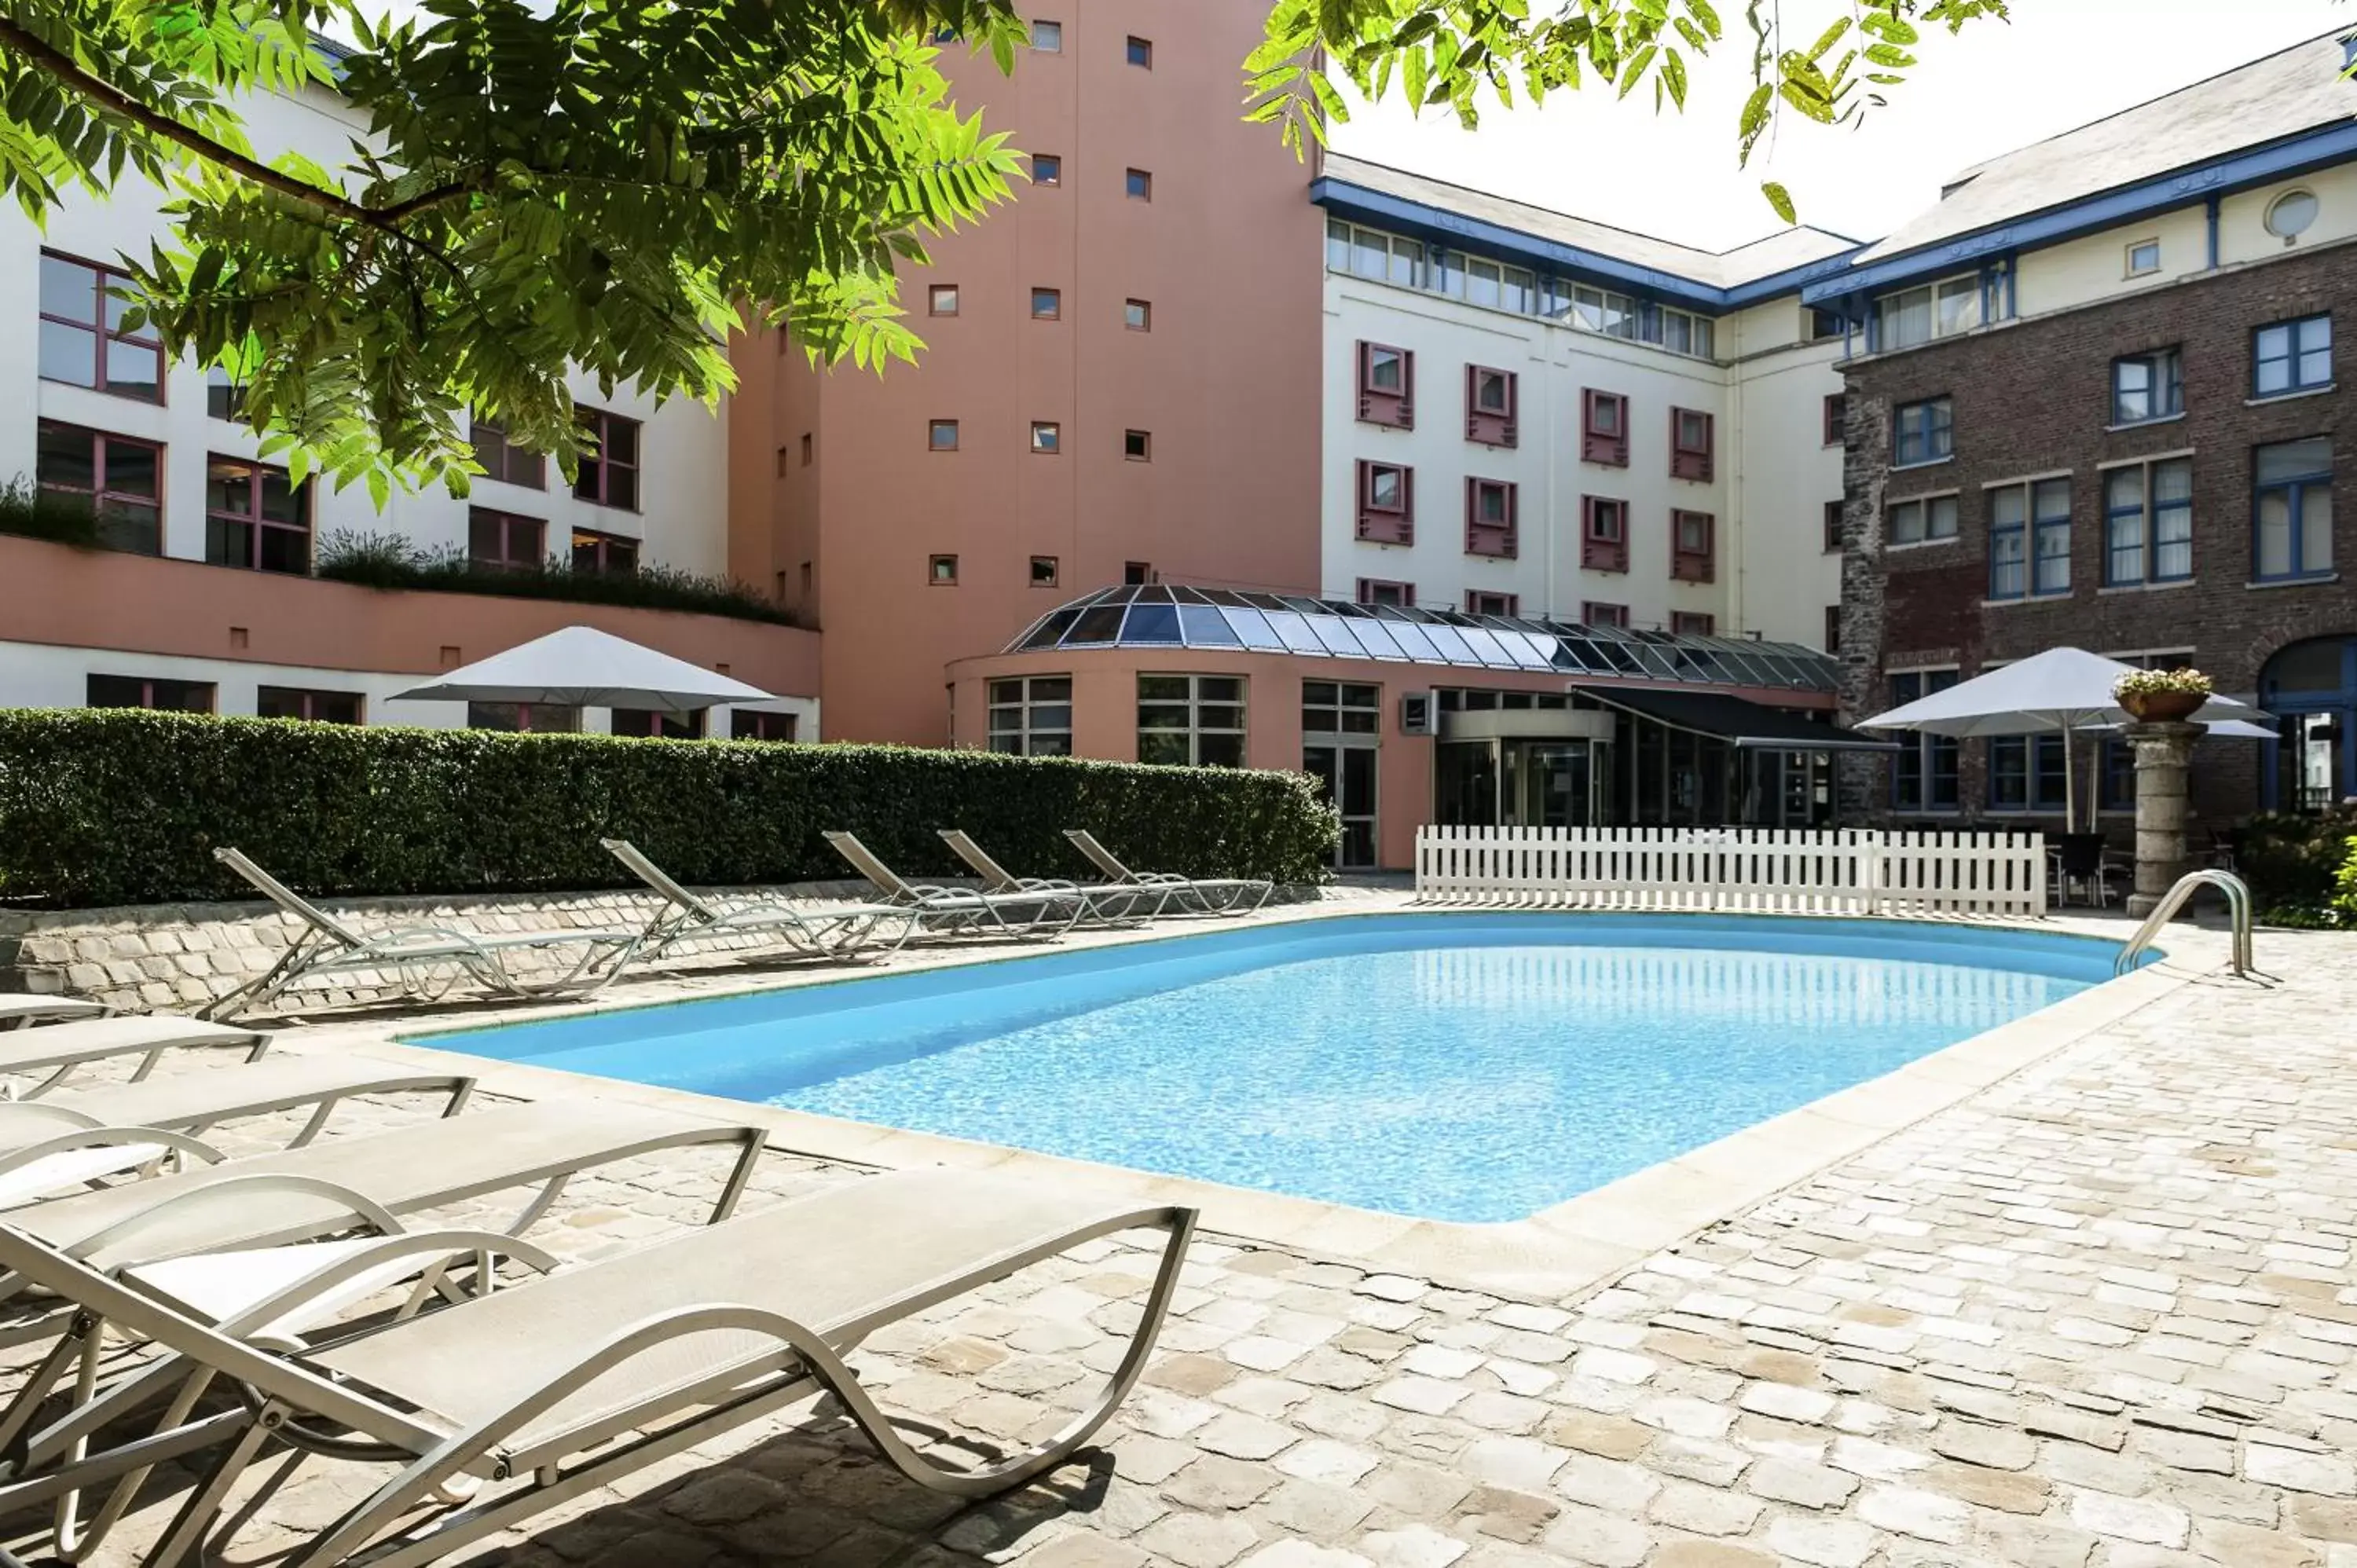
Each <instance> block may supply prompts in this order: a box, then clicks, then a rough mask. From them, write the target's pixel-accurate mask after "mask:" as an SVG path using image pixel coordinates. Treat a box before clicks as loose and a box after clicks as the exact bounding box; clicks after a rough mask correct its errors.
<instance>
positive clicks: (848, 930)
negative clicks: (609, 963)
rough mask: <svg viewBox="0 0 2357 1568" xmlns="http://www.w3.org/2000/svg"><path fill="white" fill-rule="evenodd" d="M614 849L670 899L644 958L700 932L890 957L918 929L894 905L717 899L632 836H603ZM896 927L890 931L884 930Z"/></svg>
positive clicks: (805, 949)
mask: <svg viewBox="0 0 2357 1568" xmlns="http://www.w3.org/2000/svg"><path fill="white" fill-rule="evenodd" d="M597 842H598V843H602V844H604V845H605V846H606V850H607V853H608V854H611V855H612V856H613V857H614V858H615V859H616V860H619V861H620V862H621V863H622V864H623V865H626V866H628V867H629V868H630V873H631V875H634V876H636V877H637V878H638V879H639V880H640V881H641V882H643V883H645V884H646V885H647V886H649V887H651V888H652V889H654V891H655V893H656V894H657V895H658V896H659V897H662V900H663V902H662V906H661V907H660V908H658V909H657V910H656V912H655V918H653V919H652V920H651V921H649V922H648V923H647V929H645V930H643V931H641V932H640V933H639V951H638V956H639V957H640V959H643V960H653V959H657V958H660V957H662V955H663V954H664V953H666V952H668V951H669V950H671V949H672V948H673V947H674V946H676V945H678V944H679V943H681V942H684V941H693V940H695V939H697V938H699V937H742V936H761V937H769V938H771V939H773V940H777V941H780V942H782V943H784V944H785V945H786V946H787V947H788V948H790V949H791V950H794V951H796V952H802V953H807V954H809V955H810V956H811V957H813V958H831V959H842V958H858V957H874V958H883V957H885V956H887V955H888V954H891V953H896V952H898V951H899V950H900V949H901V947H902V946H904V945H905V944H906V943H907V942H908V940H909V936H910V934H911V933H913V932H914V931H915V930H916V929H917V925H918V917H917V914H916V911H915V910H913V909H910V908H907V907H905V906H896V905H890V904H852V905H847V906H844V907H842V908H832V909H811V910H802V909H797V908H793V906H791V905H790V904H784V903H775V902H771V903H751V902H746V903H737V904H733V905H732V904H723V903H716V902H715V901H713V900H712V899H709V898H705V897H702V896H701V895H699V894H695V893H691V892H689V891H688V890H687V888H686V887H685V886H683V885H682V884H681V883H679V882H678V881H677V880H676V879H674V878H673V876H672V875H671V874H670V873H669V872H666V871H665V870H663V869H662V867H661V866H659V865H656V864H655V863H654V862H653V861H651V860H649V859H648V858H647V857H646V855H645V854H642V853H640V850H639V848H638V846H637V845H636V844H633V843H630V841H629V840H628V839H599V840H598V841H597ZM886 928H890V929H892V931H893V934H892V935H891V936H889V937H884V936H882V935H881V932H882V931H883V930H884V929H886Z"/></svg>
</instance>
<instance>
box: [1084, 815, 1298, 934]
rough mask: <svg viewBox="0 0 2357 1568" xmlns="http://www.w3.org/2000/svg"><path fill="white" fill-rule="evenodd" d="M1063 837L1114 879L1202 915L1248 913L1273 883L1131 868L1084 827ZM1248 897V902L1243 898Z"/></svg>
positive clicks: (1265, 896) (1261, 901) (1264, 899)
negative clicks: (1161, 894) (1152, 891)
mask: <svg viewBox="0 0 2357 1568" xmlns="http://www.w3.org/2000/svg"><path fill="white" fill-rule="evenodd" d="M1064 837H1066V838H1067V839H1069V840H1071V844H1072V847H1073V848H1074V849H1077V850H1079V851H1080V852H1081V853H1082V854H1084V855H1086V856H1087V857H1088V860H1089V864H1090V865H1093V866H1095V867H1096V868H1097V869H1098V870H1099V871H1102V872H1103V873H1104V874H1105V875H1107V876H1110V877H1112V878H1113V879H1114V881H1115V882H1117V883H1122V884H1125V885H1127V886H1134V887H1154V888H1160V889H1164V890H1166V891H1167V892H1168V895H1169V897H1170V900H1171V902H1172V903H1173V904H1174V905H1175V907H1176V908H1177V910H1179V911H1180V912H1185V913H1192V914H1202V915H1249V914H1251V913H1252V912H1253V911H1254V910H1255V909H1257V908H1260V907H1261V906H1262V905H1264V904H1265V903H1267V902H1268V900H1269V895H1271V894H1272V893H1274V892H1275V891H1276V885H1275V883H1273V882H1268V881H1264V880H1263V879H1261V878H1259V877H1256V876H1181V875H1179V874H1178V873H1177V872H1175V871H1132V870H1131V869H1130V868H1129V867H1128V866H1126V865H1123V864H1122V863H1121V860H1120V857H1119V856H1117V855H1115V854H1114V853H1113V851H1111V850H1109V849H1107V848H1105V846H1104V845H1103V844H1102V843H1098V842H1097V838H1096V835H1095V834H1094V833H1092V832H1089V830H1088V829H1086V828H1066V829H1065V830H1064ZM1247 899H1250V900H1251V902H1250V903H1246V902H1245V900H1247Z"/></svg>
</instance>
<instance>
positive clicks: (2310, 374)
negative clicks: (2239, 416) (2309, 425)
mask: <svg viewBox="0 0 2357 1568" xmlns="http://www.w3.org/2000/svg"><path fill="white" fill-rule="evenodd" d="M2331 384H2332V317H2330V316H2303V317H2300V318H2299V319H2298V320H2297V321H2277V322H2275V323H2273V324H2272V325H2270V326H2266V327H2262V328H2258V329H2257V330H2256V331H2255V332H2253V333H2252V334H2251V395H2252V396H2254V397H2287V396H2289V395H2290V394H2291V393H2293V392H2313V391H2315V390H2316V389H2317V388H2319V387H2324V386H2330V385H2331Z"/></svg>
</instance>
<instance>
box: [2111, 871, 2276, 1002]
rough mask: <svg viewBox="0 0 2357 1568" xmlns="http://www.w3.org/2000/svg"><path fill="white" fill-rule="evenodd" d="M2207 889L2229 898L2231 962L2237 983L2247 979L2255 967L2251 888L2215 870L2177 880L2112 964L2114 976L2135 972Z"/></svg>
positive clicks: (2231, 874) (2234, 876)
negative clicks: (2172, 923) (2191, 902)
mask: <svg viewBox="0 0 2357 1568" xmlns="http://www.w3.org/2000/svg"><path fill="white" fill-rule="evenodd" d="M2205 886H2207V887H2215V888H2218V889H2219V890H2220V891H2222V892H2223V893H2224V894H2225V895H2226V917H2227V919H2228V920H2229V922H2230V923H2231V924H2232V926H2233V939H2234V946H2233V958H2232V959H2231V960H2230V962H2231V963H2232V964H2233V970H2234V976H2235V978H2236V979H2238V980H2239V979H2247V978H2248V977H2249V976H2250V973H2251V971H2252V969H2253V968H2254V967H2255V965H2254V964H2253V963H2252V961H2251V886H2250V884H2249V883H2247V882H2244V880H2243V879H2242V878H2241V877H2239V876H2237V875H2234V874H2233V872H2231V871H2220V870H2218V869H2216V868H2215V867H2205V868H2203V869H2202V870H2200V871H2189V872H2187V873H2186V874H2185V875H2182V876H2180V877H2179V878H2178V879H2177V885H2176V886H2173V887H2171V888H2170V889H2169V892H2168V893H2167V894H2166V895H2164V896H2163V897H2162V898H2161V900H2160V902H2159V903H2158V904H2156V905H2154V906H2153V910H2152V913H2151V914H2149V915H2147V916H2146V917H2145V918H2144V924H2143V925H2141V926H2138V927H2137V928H2136V935H2134V936H2132V937H2130V938H2129V939H2128V941H2127V945H2126V947H2124V948H2122V949H2120V955H2119V957H2117V958H2115V959H2114V960H2113V961H2112V972H2113V973H2114V974H2126V973H2127V972H2128V971H2130V970H2132V969H2134V968H2135V967H2136V959H2137V958H2138V957H2139V956H2140V955H2142V953H2143V952H2144V950H2146V949H2147V948H2148V947H2150V946H2152V944H2153V940H2154V939H2155V938H2157V937H2158V936H2159V935H2160V932H2161V928H2162V927H2164V926H2166V925H2168V924H2169V921H2171V920H2173V919H2175V918H2177V912H2178V911H2179V910H2180V909H2182V908H2185V903H2186V900H2188V899H2189V898H2191V897H2193V895H2194V894H2195V893H2197V892H2199V891H2200V890H2201V888H2203V887H2205Z"/></svg>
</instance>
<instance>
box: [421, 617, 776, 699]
mask: <svg viewBox="0 0 2357 1568" xmlns="http://www.w3.org/2000/svg"><path fill="white" fill-rule="evenodd" d="M393 695H394V696H395V697H397V698H401V699H404V700H405V701H410V702H420V703H547V704H549V705H551V706H553V707H565V708H651V709H653V710H655V711H656V712H658V713H664V714H673V715H674V716H681V717H683V716H685V715H686V714H692V713H695V712H697V711H699V710H701V709H704V708H709V707H713V706H715V705H716V704H718V703H766V702H770V701H772V700H773V699H772V698H771V697H770V693H767V692H764V691H762V690H761V689H760V688H759V687H758V686H748V685H747V684H746V683H745V682H742V681H737V680H732V679H731V678H730V677H728V676H726V675H722V674H719V673H717V672H716V671H710V670H706V669H705V668H704V667H703V666H701V665H696V664H690V663H689V662H688V661H687V660H684V659H673V657H672V656H671V655H670V654H668V653H659V652H657V651H656V650H653V649H651V648H642V647H640V645H639V644H637V643H635V642H631V641H630V640H628V639H624V638H619V637H615V636H612V635H610V634H608V633H606V632H602V631H598V630H597V629H596V628H592V627H586V626H568V627H566V628H565V629H564V630H562V631H552V632H550V633H549V634H548V635H547V636H546V637H540V638H534V639H533V640H532V641H530V642H526V643H522V644H519V645H518V646H516V647H514V648H511V649H509V650H507V651H506V652H504V653H494V654H492V655H491V656H490V658H489V659H483V660H477V661H476V662H475V663H472V664H468V665H464V666H461V667H460V668H458V669H457V670H453V671H449V672H447V674H445V675H443V676H442V677H441V678H440V679H439V680H436V681H434V682H429V683H427V684H425V685H423V686H412V687H410V688H409V689H408V690H407V691H405V692H396V693H393Z"/></svg>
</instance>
